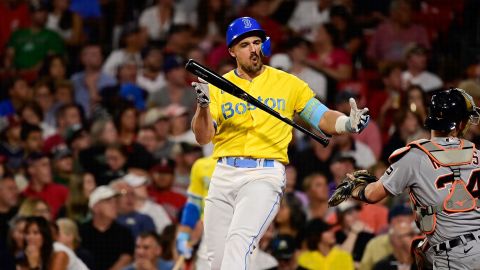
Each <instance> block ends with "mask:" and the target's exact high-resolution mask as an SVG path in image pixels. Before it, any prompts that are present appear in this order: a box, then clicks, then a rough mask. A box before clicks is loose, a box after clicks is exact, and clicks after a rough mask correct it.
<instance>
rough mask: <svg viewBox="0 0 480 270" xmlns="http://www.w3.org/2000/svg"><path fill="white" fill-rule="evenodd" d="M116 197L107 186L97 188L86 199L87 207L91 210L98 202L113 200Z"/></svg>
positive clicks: (115, 193)
mask: <svg viewBox="0 0 480 270" xmlns="http://www.w3.org/2000/svg"><path fill="white" fill-rule="evenodd" d="M117 195H118V193H117V192H116V191H115V190H114V189H113V188H111V187H109V186H105V185H103V186H98V187H97V188H95V189H94V190H93V191H92V193H91V194H90V197H89V199H88V207H89V208H93V207H94V206H95V204H97V203H98V202H100V201H103V200H107V199H110V198H113V197H115V196H117Z"/></svg>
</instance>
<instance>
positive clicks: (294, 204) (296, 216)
mask: <svg viewBox="0 0 480 270" xmlns="http://www.w3.org/2000/svg"><path fill="white" fill-rule="evenodd" d="M305 221H306V216H305V213H304V212H303V210H302V204H301V202H300V201H299V200H297V198H295V195H293V194H286V195H285V196H284V197H283V198H282V201H281V202H280V208H279V210H278V213H277V216H276V217H275V220H274V224H275V229H276V231H277V233H278V234H282V235H289V236H291V237H293V238H295V239H296V240H297V243H296V246H297V247H300V239H301V235H302V230H303V227H304V226H305Z"/></svg>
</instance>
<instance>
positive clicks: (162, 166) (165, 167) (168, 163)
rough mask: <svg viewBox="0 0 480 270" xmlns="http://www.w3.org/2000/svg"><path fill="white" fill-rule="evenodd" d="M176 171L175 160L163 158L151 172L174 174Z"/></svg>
mask: <svg viewBox="0 0 480 270" xmlns="http://www.w3.org/2000/svg"><path fill="white" fill-rule="evenodd" d="M174 171H175V161H173V160H171V159H166V158H162V159H161V160H160V161H159V162H158V163H157V164H156V165H155V166H153V167H152V168H151V169H150V172H151V173H168V174H173V173H174Z"/></svg>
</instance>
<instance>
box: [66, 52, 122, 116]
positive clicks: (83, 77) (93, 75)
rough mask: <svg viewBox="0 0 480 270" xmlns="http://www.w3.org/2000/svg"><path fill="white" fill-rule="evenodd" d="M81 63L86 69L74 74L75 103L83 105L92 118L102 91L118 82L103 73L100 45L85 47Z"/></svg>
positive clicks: (72, 78)
mask: <svg viewBox="0 0 480 270" xmlns="http://www.w3.org/2000/svg"><path fill="white" fill-rule="evenodd" d="M80 61H81V63H82V64H83V66H84V69H83V71H80V72H77V73H75V74H73V75H72V77H71V80H72V83H73V86H74V89H75V101H76V102H77V103H78V104H80V105H82V107H83V110H84V111H85V113H86V115H87V116H90V115H91V114H92V112H93V111H94V109H95V107H96V106H97V104H98V103H99V102H100V93H99V92H100V89H102V88H105V87H108V86H113V85H115V84H116V80H115V79H114V78H113V76H110V75H107V74H106V73H104V72H102V71H101V68H102V63H103V55H102V49H101V47H100V45H98V44H93V43H91V44H87V45H85V46H84V47H83V48H82V52H81V54H80Z"/></svg>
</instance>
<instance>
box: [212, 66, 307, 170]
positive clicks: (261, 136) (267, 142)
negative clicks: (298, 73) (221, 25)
mask: <svg viewBox="0 0 480 270" xmlns="http://www.w3.org/2000/svg"><path fill="white" fill-rule="evenodd" d="M224 77H225V78H226V79H228V80H229V81H231V82H232V83H233V84H235V85H237V86H238V87H240V88H241V89H243V90H244V91H245V92H247V93H248V94H250V95H251V96H253V97H255V98H257V99H258V100H259V101H260V102H262V103H263V104H265V105H267V106H268V107H270V108H272V109H273V110H275V111H277V112H278V113H280V114H281V115H282V116H284V117H287V118H289V119H293V116H294V114H295V113H299V112H301V111H302V110H303V108H304V107H305V105H306V104H307V102H308V101H309V100H310V99H311V98H313V97H314V96H315V94H314V92H313V91H312V90H311V89H310V87H308V85H307V83H305V82H304V81H302V80H300V79H299V78H297V77H295V76H294V75H291V74H288V73H286V72H284V71H281V70H278V69H275V68H272V67H270V66H266V65H265V69H264V71H263V72H262V73H261V74H260V75H259V76H257V77H255V78H254V79H253V80H252V81H248V80H246V79H243V78H240V77H239V76H238V75H237V74H236V71H235V70H232V71H230V72H228V73H227V74H225V75H224ZM209 87H210V88H209V92H210V101H211V103H210V113H211V115H212V118H213V120H214V121H215V122H216V123H217V134H215V136H214V137H213V144H214V150H213V157H214V158H219V157H226V156H240V157H253V158H269V159H276V160H278V161H280V162H282V163H284V164H286V163H288V155H287V147H288V144H289V143H290V141H291V139H292V127H291V126H290V125H288V124H286V123H284V122H282V121H281V120H279V119H277V118H275V117H274V116H271V115H270V114H268V113H266V112H264V111H262V110H260V109H258V108H256V107H255V106H253V105H251V104H247V102H245V101H243V100H241V99H239V98H237V97H234V96H232V95H230V94H229V93H227V92H224V91H221V90H220V89H218V88H217V87H215V86H213V85H209Z"/></svg>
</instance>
